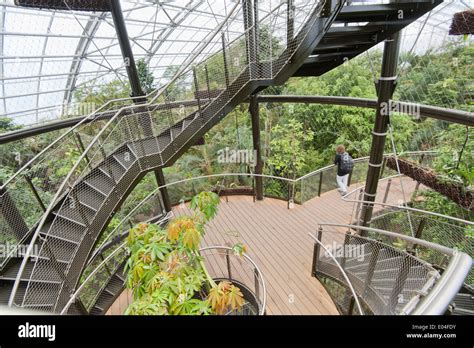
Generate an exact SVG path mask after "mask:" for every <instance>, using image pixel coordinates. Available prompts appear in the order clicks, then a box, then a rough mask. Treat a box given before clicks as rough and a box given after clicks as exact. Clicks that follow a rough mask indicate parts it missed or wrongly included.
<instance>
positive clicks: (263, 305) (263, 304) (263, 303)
mask: <svg viewBox="0 0 474 348" xmlns="http://www.w3.org/2000/svg"><path fill="white" fill-rule="evenodd" d="M126 244H127V242H124V243H122V244H120V245H119V246H118V247H117V248H115V250H114V251H112V252H111V253H110V254H109V255H108V256H107V257H106V258H105V259H104V260H103V261H102V262H101V263H100V264H99V265H97V267H96V268H94V270H93V271H92V272H91V273H90V274H89V275H88V276H87V278H86V279H85V280H84V281H83V282H82V284H81V285H80V286H79V287H78V288H77V289H76V291H74V293H73V294H72V295H71V298H70V299H69V301H68V302H67V303H66V305H65V306H64V308H63V309H62V310H61V312H60V315H64V314H67V311H68V310H69V308H70V307H71V305H72V304H73V303H74V301H75V300H76V299H77V298H78V297H79V295H80V293H81V292H82V289H84V288H85V286H86V285H87V284H88V283H89V281H90V280H91V279H92V278H93V276H94V275H95V274H96V273H97V272H99V271H100V270H101V269H102V267H103V266H104V265H105V264H106V263H107V262H108V261H109V260H110V259H111V258H113V257H114V256H115V255H117V254H118V253H119V252H120V251H124V250H126V248H125V246H126ZM216 249H220V250H226V251H227V252H231V251H232V248H230V247H226V246H208V247H204V248H200V249H199V251H200V252H202V251H207V250H216ZM242 257H244V258H245V259H246V261H248V262H249V263H250V264H251V265H252V266H253V267H254V270H256V274H257V275H258V279H259V281H260V282H261V286H262V290H263V291H262V300H261V306H260V308H259V314H260V315H263V314H264V313H265V308H266V302H267V290H266V285H265V279H264V278H263V275H262V271H261V270H260V268H259V267H258V266H257V264H256V263H255V262H254V261H253V260H252V258H250V257H249V256H248V255H247V254H243V255H242ZM204 258H205V257H204ZM257 300H260V299H257Z"/></svg>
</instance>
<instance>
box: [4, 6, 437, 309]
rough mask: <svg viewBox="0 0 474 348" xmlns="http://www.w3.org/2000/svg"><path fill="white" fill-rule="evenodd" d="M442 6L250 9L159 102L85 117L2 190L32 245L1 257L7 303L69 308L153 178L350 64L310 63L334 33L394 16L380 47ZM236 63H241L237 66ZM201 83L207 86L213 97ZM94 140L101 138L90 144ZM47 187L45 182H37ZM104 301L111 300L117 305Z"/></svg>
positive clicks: (12, 218)
mask: <svg viewBox="0 0 474 348" xmlns="http://www.w3.org/2000/svg"><path fill="white" fill-rule="evenodd" d="M440 2H441V1H434V2H433V1H418V2H407V4H404V5H403V6H404V7H406V8H407V9H408V8H409V9H410V16H407V18H405V19H404V20H403V21H400V23H398V24H397V25H394V24H393V23H392V22H393V21H394V19H393V18H392V17H390V16H391V15H388V14H387V11H388V12H390V13H392V12H393V8H391V7H390V6H389V7H388V8H387V7H384V8H383V9H382V10H380V9H379V8H377V7H373V6H372V5H353V6H346V7H343V5H344V1H335V0H328V1H319V2H318V1H309V0H307V1H297V6H295V5H294V4H293V1H289V2H288V4H282V5H281V6H285V8H286V15H282V14H281V11H280V10H281V8H276V9H275V10H274V12H271V13H264V14H262V15H261V16H260V17H259V15H260V14H259V13H258V10H257V9H256V8H254V9H252V8H248V7H247V8H244V9H243V13H244V16H245V19H246V20H245V21H244V22H245V23H246V24H245V26H246V28H245V30H244V34H243V35H242V36H241V37H239V38H238V39H236V40H234V41H232V42H226V41H225V38H224V36H223V40H222V42H223V49H222V50H221V51H219V52H217V53H216V54H215V55H213V56H211V57H208V58H207V60H205V61H204V62H201V63H199V64H197V65H196V66H194V67H193V68H192V69H187V70H186V69H185V70H184V71H183V73H181V74H180V76H179V77H177V78H176V79H174V80H172V81H171V82H170V83H169V84H168V85H167V86H166V88H164V89H162V90H160V91H159V92H158V93H156V94H153V95H152V96H151V97H152V98H151V100H150V102H148V103H144V104H136V105H131V103H130V100H128V101H123V100H122V101H117V102H113V103H111V105H112V104H113V105H114V106H116V105H118V106H119V108H120V109H119V110H118V111H117V112H116V113H114V114H113V116H110V117H108V118H100V119H95V118H94V115H91V117H89V118H86V119H85V120H83V121H82V122H80V123H79V124H78V125H76V126H75V127H74V128H72V129H71V130H70V131H69V132H67V133H66V134H65V135H63V136H62V137H61V138H59V139H58V140H57V141H55V142H54V143H53V144H51V145H50V146H49V147H48V148H47V149H45V150H44V151H43V152H41V153H40V154H39V155H38V156H36V157H35V158H34V159H33V160H32V161H30V163H28V164H27V165H26V166H25V167H24V168H22V169H21V170H20V172H19V173H17V174H15V176H14V177H13V178H11V179H10V180H9V181H8V182H7V183H5V184H4V185H3V186H2V187H1V190H0V195H1V196H0V202H1V204H0V213H1V219H2V220H1V221H0V227H1V228H2V230H3V231H5V233H4V234H5V235H6V236H8V235H10V236H12V237H11V239H12V241H13V243H15V244H17V245H20V244H29V248H28V250H27V251H26V252H24V253H22V254H17V255H11V256H9V257H5V258H3V259H1V260H0V261H1V265H0V267H1V271H0V303H2V304H6V303H8V304H9V305H15V306H22V307H27V308H36V309H41V310H46V311H51V312H59V311H61V309H62V308H63V307H64V306H65V304H66V303H67V302H68V300H69V296H70V295H71V294H72V293H74V291H75V289H76V288H77V286H78V282H79V279H80V277H81V275H82V273H83V270H84V267H85V266H86V265H87V262H88V260H89V258H90V255H91V254H92V253H93V250H94V246H95V245H96V242H97V240H98V238H99V237H100V236H101V233H102V231H103V230H104V229H105V228H106V227H107V225H108V223H109V221H110V219H111V217H112V216H113V215H114V214H115V212H116V211H117V210H118V209H119V208H120V206H121V204H122V203H123V202H124V200H125V199H126V198H127V196H128V195H129V193H130V192H131V191H132V190H133V189H134V187H135V186H136V185H137V183H138V182H140V180H141V179H142V178H143V176H144V175H145V174H146V173H147V172H149V171H152V170H154V169H156V168H162V167H167V166H170V165H172V164H173V163H174V162H175V161H176V160H177V159H178V158H179V157H180V156H181V155H182V154H183V153H184V152H185V151H186V150H187V149H189V147H190V146H192V145H193V144H195V143H196V142H197V141H198V140H199V139H201V138H202V136H203V135H204V134H205V133H206V132H208V131H209V130H210V129H211V128H212V127H213V126H214V125H215V124H217V123H218V122H219V121H220V120H222V119H223V118H224V117H225V116H226V115H227V114H228V113H229V112H230V111H232V110H233V109H234V108H235V107H236V106H237V105H238V104H239V103H241V102H243V101H244V100H245V99H246V98H248V96H249V95H251V94H253V93H256V92H258V91H260V90H262V89H264V88H266V87H268V86H271V85H275V84H281V83H284V82H285V81H286V80H287V79H288V78H289V77H291V76H301V75H304V74H303V73H301V72H302V71H303V70H302V69H306V70H307V69H311V70H312V71H313V73H312V75H318V74H322V73H324V72H325V71H328V70H330V69H332V68H334V67H336V66H337V65H339V64H341V63H343V62H344V60H337V61H334V62H332V63H328V61H327V60H316V61H315V60H314V59H313V60H311V59H312V58H311V57H310V58H308V57H309V56H310V55H311V54H312V53H314V52H318V49H320V50H322V51H324V50H326V51H327V50H329V47H328V44H329V43H330V42H332V41H334V40H333V39H332V37H333V36H331V35H333V34H334V33H340V32H341V31H344V32H345V34H344V35H345V39H347V41H349V42H351V41H352V40H354V39H356V38H358V37H359V36H360V35H361V32H360V31H359V30H356V29H347V28H359V27H352V26H349V25H343V26H339V25H340V23H344V24H349V23H350V22H354V21H356V20H357V21H359V20H366V19H368V18H369V17H367V16H365V17H364V16H363V15H362V12H364V11H365V12H369V13H372V15H373V18H375V19H376V20H377V21H382V19H383V18H385V21H387V23H385V24H380V23H379V22H374V23H369V24H367V25H366V26H369V27H370V30H375V29H376V28H378V29H377V30H383V34H380V35H376V40H375V41H374V42H371V43H364V44H360V45H359V44H358V45H356V46H357V47H356V48H358V49H359V48H360V50H361V52H363V51H364V50H366V49H368V48H370V47H371V46H373V45H374V44H376V43H377V42H379V41H381V40H383V39H384V38H385V37H387V36H388V35H389V34H390V33H391V31H390V32H389V33H388V34H387V35H386V36H385V34H386V33H387V31H386V28H388V27H389V28H391V29H390V30H393V32H395V31H397V30H400V29H401V28H403V27H404V26H406V25H408V24H409V23H410V22H411V21H413V20H415V19H416V18H418V17H419V16H421V15H422V14H424V13H426V12H427V11H429V10H430V9H432V8H433V7H435V6H436V5H438V4H439V3H440ZM287 5H288V6H287ZM277 10H278V11H277ZM284 12H285V11H284ZM282 16H283V17H285V18H284V19H285V20H284V21H283V22H284V29H285V31H286V34H287V35H286V37H285V39H284V40H283V42H282V43H280V47H278V49H277V46H276V45H272V44H271V43H270V44H267V45H259V40H258V38H259V28H260V25H262V26H263V25H264V24H265V23H267V22H271V21H272V20H275V21H278V20H281V17H282ZM387 16H388V17H387ZM376 23H378V24H376ZM341 28H342V29H341ZM344 28H345V29H344ZM362 31H363V32H364V33H365V34H364V35H368V33H370V32H372V31H369V29H368V28H366V29H363V30H362ZM331 33H332V34H331ZM337 36H340V35H339V34H338V35H337ZM336 41H337V40H336ZM242 42H245V45H246V50H245V52H246V54H244V58H243V60H244V62H242V59H240V61H239V60H238V61H237V62H236V60H235V58H236V57H237V56H238V48H239V47H240V45H241V43H242ZM337 42H338V44H339V41H337ZM341 42H342V41H341ZM354 42H356V41H354ZM357 42H358V41H357ZM321 45H322V46H321ZM364 45H365V46H364ZM346 46H347V43H346ZM332 49H336V48H332ZM337 50H338V49H336V51H337ZM322 51H320V52H322ZM326 51H324V52H326ZM331 52H332V51H331ZM340 52H341V53H342V52H346V51H340ZM359 53H360V52H359ZM318 54H320V53H318ZM324 54H329V51H327V52H326V53H324ZM232 56H233V57H234V64H231V63H230V62H229V61H230V60H231V58H232ZM354 56H355V55H354ZM216 57H218V58H219V57H220V58H222V60H223V63H224V66H223V69H222V70H223V71H222V75H221V76H220V78H218V79H216V80H218V81H217V82H219V83H221V85H219V86H218V87H217V88H216V87H213V88H211V84H216V83H217V82H216V81H210V78H209V74H208V71H207V70H208V66H207V62H213V61H212V59H215V58H216ZM318 57H319V56H318ZM240 58H242V57H240ZM308 59H310V60H311V62H310V64H311V65H310V66H309V65H308V64H309V61H308ZM318 59H319V58H318ZM336 63H337V64H336ZM302 66H303V67H302ZM306 70H304V71H306ZM203 71H205V74H202V72H203ZM202 76H204V77H202ZM183 86H184V87H183ZM202 86H206V87H207V91H205V92H204V93H202ZM177 95H181V96H183V97H184V98H186V97H187V98H188V99H189V98H190V96H191V103H189V100H188V103H187V104H186V105H193V106H192V107H188V106H183V105H184V104H183V103H181V102H179V101H178V100H180V99H178V98H177ZM111 105H109V106H108V107H109V108H110V107H111ZM104 109H106V108H103V109H101V110H99V111H102V112H103V111H104ZM189 109H191V110H189ZM176 110H179V111H180V112H179V113H178V112H177V111H176ZM183 110H185V112H184V113H182V112H181V111H183ZM105 111H107V109H106V110H105ZM97 129H99V132H98V133H97ZM96 133H97V134H96ZM85 134H95V136H93V138H92V139H91V140H89V141H88V142H86V144H84V135H85ZM81 135H82V138H81ZM89 138H90V136H89ZM71 144H76V145H77V146H78V147H79V148H80V149H81V150H82V151H81V155H80V156H79V158H78V159H77V160H76V161H75V162H74V164H73V165H72V167H71V168H68V169H69V170H68V172H67V175H65V176H64V177H63V178H61V180H60V183H59V184H57V183H55V184H52V183H51V182H50V181H49V179H48V178H46V177H44V175H45V170H44V167H45V165H47V164H49V163H50V164H51V166H54V158H55V156H59V155H60V154H61V153H62V152H61V151H62V149H63V148H64V147H67V146H70V145H71ZM33 179H37V180H33ZM38 180H39V181H41V183H42V185H38V184H37V181H38ZM35 181H36V184H35ZM26 184H27V185H26ZM22 185H23V186H25V187H30V188H31V192H30V193H29V194H30V198H29V199H26V200H24V201H19V200H15V198H14V197H16V196H15V192H16V190H17V189H18V187H20V186H22ZM20 204H23V205H26V206H29V205H31V209H30V210H29V212H27V213H26V212H25V210H24V209H23V211H20V210H19V206H20ZM28 214H31V216H30V217H28V216H27V215H28ZM32 217H35V218H32ZM3 231H2V233H3ZM111 281H112V280H111ZM110 285H111V286H114V285H113V284H112V283H110ZM108 286H109V285H107V286H106V287H105V289H108ZM100 296H102V297H101V298H102V299H103V301H106V302H107V301H108V300H110V298H111V297H108V296H107V295H105V294H104V295H102V294H101V295H100ZM111 296H112V295H111ZM99 302H100V301H99ZM99 302H98V304H97V308H96V309H95V312H100V310H101V309H104V310H105V309H106V305H105V303H104V304H102V305H101V304H100V303H99ZM78 306H79V307H80V304H79V305H78ZM79 310H80V309H79Z"/></svg>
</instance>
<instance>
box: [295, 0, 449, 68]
mask: <svg viewBox="0 0 474 348" xmlns="http://www.w3.org/2000/svg"><path fill="white" fill-rule="evenodd" d="M442 2H443V1H442V0H435V1H396V2H393V3H386V4H369V5H360V6H345V7H344V8H343V9H342V11H341V12H340V13H339V14H338V15H337V17H336V20H335V25H334V26H333V27H331V28H330V29H329V30H328V31H327V33H326V34H325V35H324V36H323V38H322V39H321V41H320V43H319V44H318V45H317V46H316V48H315V49H314V50H313V52H312V54H311V55H310V56H309V57H308V58H307V59H306V60H305V62H304V64H303V65H302V66H301V68H300V69H298V71H297V72H296V73H295V75H294V76H320V75H323V74H325V73H326V72H328V71H330V70H332V69H334V68H336V67H338V66H339V65H341V64H344V63H345V62H347V61H349V60H350V59H352V58H355V57H357V56H358V55H360V54H361V53H364V52H366V51H367V50H368V49H370V48H371V47H373V46H375V45H377V44H378V43H380V42H382V41H384V40H385V39H387V38H388V37H390V36H391V35H392V34H394V33H396V32H398V31H400V30H402V29H403V28H404V27H406V26H407V25H409V24H410V23H412V22H413V21H415V20H416V19H418V18H419V17H421V16H422V15H424V14H425V13H427V12H429V11H431V10H432V9H433V8H434V7H436V6H438V5H439V4H440V3H442Z"/></svg>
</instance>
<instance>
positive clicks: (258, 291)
mask: <svg viewBox="0 0 474 348" xmlns="http://www.w3.org/2000/svg"><path fill="white" fill-rule="evenodd" d="M253 275H254V281H255V296H256V297H257V299H258V297H259V295H260V284H259V282H258V276H259V275H260V274H259V273H258V269H257V268H254V270H253Z"/></svg>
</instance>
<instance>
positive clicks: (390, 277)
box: [313, 223, 472, 315]
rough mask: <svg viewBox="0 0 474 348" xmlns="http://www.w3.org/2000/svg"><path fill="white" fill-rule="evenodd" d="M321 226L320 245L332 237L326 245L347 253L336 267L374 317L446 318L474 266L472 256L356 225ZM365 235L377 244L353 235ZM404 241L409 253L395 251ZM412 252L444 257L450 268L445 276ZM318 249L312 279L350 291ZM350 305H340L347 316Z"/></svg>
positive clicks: (342, 255)
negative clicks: (335, 245) (334, 244)
mask: <svg viewBox="0 0 474 348" xmlns="http://www.w3.org/2000/svg"><path fill="white" fill-rule="evenodd" d="M319 225H320V230H319V232H318V234H319V235H318V240H320V241H321V240H323V239H324V238H323V235H326V236H327V235H328V234H329V235H331V236H330V237H326V238H327V240H331V241H338V243H339V246H340V247H341V250H342V251H341V252H340V253H338V255H337V256H338V257H337V261H338V263H339V264H341V265H342V267H343V269H344V271H345V273H346V274H347V277H348V278H349V280H350V283H351V284H352V285H353V287H354V289H355V292H356V293H357V296H358V297H359V298H360V299H361V300H362V301H363V302H364V303H365V305H366V306H367V307H368V308H370V311H371V312H372V313H374V314H437V315H442V314H444V313H445V311H446V310H447V308H448V306H449V305H450V303H451V302H452V300H453V298H454V297H455V296H456V294H457V293H458V291H459V289H460V288H461V287H462V285H463V282H464V279H465V277H466V275H467V274H468V273H469V271H470V269H471V266H472V258H471V257H470V256H469V255H467V254H465V253H462V252H458V251H456V250H453V249H450V248H447V247H444V246H441V245H438V244H435V243H431V242H427V241H425V240H422V239H417V238H413V237H409V236H405V235H400V234H398V233H394V232H389V231H384V230H380V229H375V228H370V227H361V226H357V225H345V224H331V223H322V224H319ZM343 230H346V232H345V233H344V232H343ZM360 230H364V231H368V232H371V233H373V234H374V235H376V237H375V238H377V239H373V238H369V237H362V236H360V235H357V234H353V233H351V232H355V231H360ZM381 238H382V239H381ZM389 241H391V242H392V243H389ZM400 241H403V243H404V245H405V247H404V248H401V247H400V245H398V246H397V247H395V246H393V242H397V243H398V244H400ZM413 246H416V247H417V248H423V249H425V250H431V251H432V252H436V253H439V254H441V255H443V256H444V257H445V258H446V259H447V266H446V267H445V269H444V270H438V269H436V268H434V267H433V266H432V264H431V263H429V262H428V261H425V260H423V259H422V258H421V255H420V254H417V255H416V256H415V255H414V254H413V253H412V247H413ZM319 247H320V246H319V244H317V245H315V259H314V263H313V274H314V275H316V276H318V277H322V278H329V279H331V280H333V281H335V282H336V283H338V284H339V285H342V286H343V287H348V283H347V280H346V279H345V278H344V277H342V276H341V272H340V270H339V269H338V268H337V267H336V265H335V263H334V261H333V260H332V259H331V258H328V257H327V256H326V255H324V254H322V253H320V252H319ZM328 289H330V288H328ZM347 299H348V296H344V299H343V300H342V301H340V302H339V306H340V307H341V308H346V310H348V307H349V304H348V303H347V302H348V301H347Z"/></svg>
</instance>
